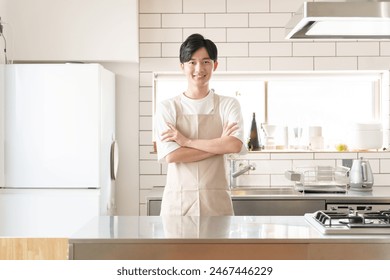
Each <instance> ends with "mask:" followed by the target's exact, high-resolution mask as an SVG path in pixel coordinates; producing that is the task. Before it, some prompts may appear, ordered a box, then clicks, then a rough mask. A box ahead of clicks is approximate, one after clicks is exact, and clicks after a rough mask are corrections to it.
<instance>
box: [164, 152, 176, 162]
mask: <svg viewBox="0 0 390 280" xmlns="http://www.w3.org/2000/svg"><path fill="white" fill-rule="evenodd" d="M165 162H166V163H173V162H175V157H174V155H172V153H171V154H168V155H166V156H165Z"/></svg>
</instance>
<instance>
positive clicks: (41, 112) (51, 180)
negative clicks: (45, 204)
mask: <svg viewBox="0 0 390 280" xmlns="http://www.w3.org/2000/svg"><path fill="white" fill-rule="evenodd" d="M102 70H104V69H103V68H102V67H101V66H100V65H98V64H18V65H7V66H6V90H5V104H6V106H5V151H6V153H5V185H6V187H8V188H100V187H101V179H102V176H104V175H102V173H104V171H102V168H105V164H107V165H108V164H109V149H110V143H109V144H106V143H105V141H108V140H104V139H102V137H103V136H104V137H106V138H109V139H110V141H111V138H112V134H113V133H114V130H115V110H114V109H112V108H109V109H108V110H106V109H104V103H103V102H102V96H104V88H103V87H102V81H101V78H102ZM106 72H108V71H106ZM110 76H111V78H112V80H114V78H113V76H114V75H113V74H112V73H110ZM114 86H115V85H114V83H113V82H112V81H110V82H109V83H108V84H107V85H105V87H112V88H113V87H114ZM112 91H113V92H114V90H112ZM111 94H112V93H111ZM113 98H114V97H113ZM114 100H115V99H114ZM114 108H115V107H114ZM105 114H114V116H109V117H106V115H105ZM110 118H111V119H113V120H114V125H113V127H112V120H110V121H109V123H108V124H107V123H105V124H103V123H102V120H103V121H106V120H107V119H110ZM104 149H107V150H108V152H107V154H108V156H106V157H107V159H106V160H107V162H108V163H104V162H102V160H105V159H104V156H105V155H103V154H102V151H103V150H104ZM107 173H108V176H110V169H109V167H108V168H107Z"/></svg>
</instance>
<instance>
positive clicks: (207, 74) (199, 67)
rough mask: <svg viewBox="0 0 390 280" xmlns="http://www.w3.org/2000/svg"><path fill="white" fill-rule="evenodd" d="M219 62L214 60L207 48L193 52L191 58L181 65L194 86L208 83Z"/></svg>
mask: <svg viewBox="0 0 390 280" xmlns="http://www.w3.org/2000/svg"><path fill="white" fill-rule="evenodd" d="M217 66H218V62H217V61H213V60H212V59H211V58H210V57H209V54H208V53H207V50H206V49H205V48H200V49H199V50H197V51H196V52H194V53H193V55H192V57H191V60H190V61H188V62H185V63H183V64H182V65H181V67H182V69H183V71H184V74H185V75H186V77H187V80H188V82H189V83H190V84H192V85H194V86H204V85H207V84H208V82H209V81H210V79H211V76H212V74H213V71H214V70H215V69H217Z"/></svg>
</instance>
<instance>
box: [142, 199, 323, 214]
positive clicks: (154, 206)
mask: <svg viewBox="0 0 390 280" xmlns="http://www.w3.org/2000/svg"><path fill="white" fill-rule="evenodd" d="M147 207H148V216H158V215H160V209H161V200H149V201H148V205H147ZM233 208H234V215H236V216H301V215H304V214H305V213H313V212H315V211H317V210H324V209H325V200H322V199H311V200H302V199H293V200H288V199H280V200H275V199H272V200H253V199H248V200H245V199H240V200H235V199H233Z"/></svg>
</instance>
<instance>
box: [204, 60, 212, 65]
mask: <svg viewBox="0 0 390 280" xmlns="http://www.w3.org/2000/svg"><path fill="white" fill-rule="evenodd" d="M210 62H211V61H210V60H204V61H203V63H204V64H208V63H210Z"/></svg>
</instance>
